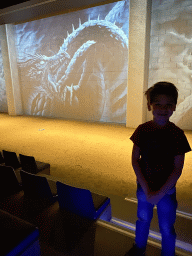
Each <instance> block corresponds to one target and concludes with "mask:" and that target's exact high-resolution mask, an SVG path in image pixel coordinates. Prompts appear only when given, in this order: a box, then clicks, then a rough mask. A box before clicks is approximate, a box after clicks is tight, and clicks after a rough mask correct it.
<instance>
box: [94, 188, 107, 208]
mask: <svg viewBox="0 0 192 256" xmlns="http://www.w3.org/2000/svg"><path fill="white" fill-rule="evenodd" d="M91 195H92V198H93V204H94V208H95V210H96V211H97V210H98V209H99V208H100V207H101V206H102V205H103V204H104V203H105V202H106V201H107V200H108V197H106V196H103V195H99V194H95V193H92V192H91Z"/></svg>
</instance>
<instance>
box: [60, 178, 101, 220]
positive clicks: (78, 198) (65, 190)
mask: <svg viewBox="0 0 192 256" xmlns="http://www.w3.org/2000/svg"><path fill="white" fill-rule="evenodd" d="M56 185H57V194H58V201H59V207H60V209H64V210H67V211H69V212H72V213H74V214H77V215H79V216H81V217H85V218H90V219H93V218H94V215H95V212H96V211H95V208H94V205H93V199H92V196H91V192H90V191H89V190H86V189H81V188H76V187H72V186H69V185H66V184H64V183H61V182H59V181H57V182H56Z"/></svg>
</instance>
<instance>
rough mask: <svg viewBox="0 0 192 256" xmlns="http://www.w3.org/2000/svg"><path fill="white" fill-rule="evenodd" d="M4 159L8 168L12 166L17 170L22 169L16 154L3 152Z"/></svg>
mask: <svg viewBox="0 0 192 256" xmlns="http://www.w3.org/2000/svg"><path fill="white" fill-rule="evenodd" d="M3 157H4V160H5V165H6V166H11V167H13V169H17V168H19V167H21V164H20V162H19V160H18V158H17V155H16V153H15V152H11V151H6V150H3Z"/></svg>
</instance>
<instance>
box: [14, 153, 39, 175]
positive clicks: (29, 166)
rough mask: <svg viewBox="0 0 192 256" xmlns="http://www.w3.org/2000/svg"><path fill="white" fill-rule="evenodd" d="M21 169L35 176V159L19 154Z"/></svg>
mask: <svg viewBox="0 0 192 256" xmlns="http://www.w3.org/2000/svg"><path fill="white" fill-rule="evenodd" d="M19 158H20V162H21V167H22V170H23V171H26V172H29V173H33V174H36V173H37V172H38V170H37V164H36V161H35V158H34V157H33V156H26V155H22V154H19Z"/></svg>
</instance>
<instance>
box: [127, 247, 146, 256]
mask: <svg viewBox="0 0 192 256" xmlns="http://www.w3.org/2000/svg"><path fill="white" fill-rule="evenodd" d="M124 256H145V251H143V250H141V249H139V248H138V247H137V246H136V244H133V247H132V248H131V249H130V250H129V251H128V252H127V253H126V254H125V255H124Z"/></svg>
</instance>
